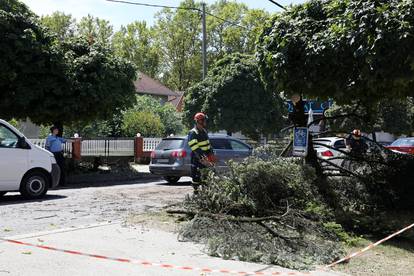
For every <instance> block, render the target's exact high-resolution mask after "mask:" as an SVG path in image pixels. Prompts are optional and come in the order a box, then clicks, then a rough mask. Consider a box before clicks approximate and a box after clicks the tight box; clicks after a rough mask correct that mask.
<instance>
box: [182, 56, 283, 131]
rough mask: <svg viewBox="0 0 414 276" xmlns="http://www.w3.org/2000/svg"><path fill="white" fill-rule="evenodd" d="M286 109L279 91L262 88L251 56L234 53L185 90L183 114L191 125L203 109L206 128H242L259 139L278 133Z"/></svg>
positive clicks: (237, 129)
mask: <svg viewBox="0 0 414 276" xmlns="http://www.w3.org/2000/svg"><path fill="white" fill-rule="evenodd" d="M284 110H285V107H284V104H283V101H282V99H281V98H280V96H279V94H277V93H272V92H271V91H269V90H265V88H264V84H263V83H262V81H261V79H260V74H259V70H258V68H257V64H256V62H255V60H254V58H253V57H252V56H248V55H241V54H233V55H230V56H227V57H225V58H223V59H222V60H220V61H218V62H217V64H216V65H215V67H214V68H213V69H212V70H211V71H210V73H209V74H208V77H207V78H206V79H205V80H204V81H202V82H200V83H199V84H197V85H195V86H193V87H192V88H190V89H189V90H188V93H187V95H186V97H185V105H184V117H185V119H186V122H187V124H188V125H189V126H190V125H192V124H193V116H194V114H195V113H196V112H200V111H203V112H206V113H207V114H208V116H209V129H210V130H213V131H218V130H227V131H228V132H238V131H241V132H243V133H244V134H246V135H248V136H250V137H252V138H256V139H257V138H258V137H259V135H260V134H270V133H275V132H277V130H278V129H280V128H281V127H282V126H283V124H284V119H283V113H284V112H283V111H284Z"/></svg>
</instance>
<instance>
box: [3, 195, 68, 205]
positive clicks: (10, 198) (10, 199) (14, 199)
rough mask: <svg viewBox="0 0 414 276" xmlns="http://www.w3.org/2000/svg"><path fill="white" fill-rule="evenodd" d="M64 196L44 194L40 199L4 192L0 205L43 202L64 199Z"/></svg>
mask: <svg viewBox="0 0 414 276" xmlns="http://www.w3.org/2000/svg"><path fill="white" fill-rule="evenodd" d="M64 198H66V196H62V195H46V196H45V197H44V198H41V199H33V200H28V199H24V198H23V197H22V196H21V195H19V194H13V195H8V194H6V195H5V196H2V197H1V198H0V206H3V205H13V204H22V203H34V202H43V201H50V200H58V199H64Z"/></svg>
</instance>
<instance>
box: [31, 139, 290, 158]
mask: <svg viewBox="0 0 414 276" xmlns="http://www.w3.org/2000/svg"><path fill="white" fill-rule="evenodd" d="M29 140H30V141H31V142H32V143H33V144H35V145H38V146H40V147H42V148H44V147H45V143H46V139H29ZM161 141H162V138H143V151H144V152H151V151H153V150H154V149H155V148H156V147H157V146H158V144H159V143H160V142H161ZM244 141H245V142H246V143H248V144H250V145H251V146H253V147H255V148H256V147H260V146H263V145H273V146H275V147H276V148H280V150H281V151H282V150H283V148H284V147H286V145H287V144H289V139H274V140H266V139H262V140H261V141H259V142H257V141H252V140H247V139H245V140H244ZM63 147H64V149H63V150H64V153H65V154H66V155H68V156H70V155H71V154H72V143H66V144H63ZM134 155H135V139H134V138H102V139H83V140H82V147H81V156H89V157H91V156H106V157H109V156H134Z"/></svg>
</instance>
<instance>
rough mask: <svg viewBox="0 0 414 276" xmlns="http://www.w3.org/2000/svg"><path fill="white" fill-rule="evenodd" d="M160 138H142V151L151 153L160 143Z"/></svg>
mask: <svg viewBox="0 0 414 276" xmlns="http://www.w3.org/2000/svg"><path fill="white" fill-rule="evenodd" d="M161 140H162V138H144V151H153V150H155V148H156V147H157V146H158V144H159V143H161Z"/></svg>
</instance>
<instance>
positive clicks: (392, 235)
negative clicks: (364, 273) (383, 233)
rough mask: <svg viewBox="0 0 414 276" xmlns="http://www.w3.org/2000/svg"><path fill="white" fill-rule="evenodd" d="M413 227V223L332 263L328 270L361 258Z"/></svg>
mask: <svg viewBox="0 0 414 276" xmlns="http://www.w3.org/2000/svg"><path fill="white" fill-rule="evenodd" d="M413 227H414V223H413V224H411V225H408V226H407V227H405V228H403V229H401V230H399V231H397V232H395V233H394V234H391V235H389V236H388V237H386V238H384V239H382V240H379V241H377V242H375V243H372V244H370V245H368V246H367V247H365V248H364V249H361V250H359V251H357V252H354V253H352V254H350V255H348V256H346V257H345V258H342V259H340V260H338V261H336V262H334V263H331V264H330V265H327V266H326V268H329V267H333V266H334V265H337V264H339V263H342V262H345V261H348V260H350V259H352V258H354V257H356V256H359V255H361V254H362V253H364V252H366V251H368V250H370V249H372V248H374V247H375V246H377V245H379V244H381V243H383V242H385V241H387V240H389V239H391V238H393V237H395V236H397V235H399V234H401V233H403V232H405V231H407V230H409V229H411V228H413Z"/></svg>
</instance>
